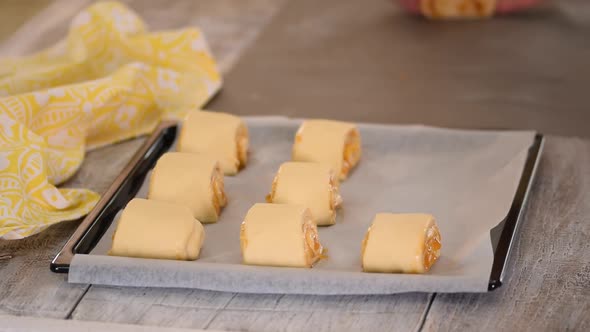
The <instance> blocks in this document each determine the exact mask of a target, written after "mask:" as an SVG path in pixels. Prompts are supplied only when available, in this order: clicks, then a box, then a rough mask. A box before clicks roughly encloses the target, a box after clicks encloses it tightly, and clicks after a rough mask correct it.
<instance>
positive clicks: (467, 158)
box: [68, 117, 535, 294]
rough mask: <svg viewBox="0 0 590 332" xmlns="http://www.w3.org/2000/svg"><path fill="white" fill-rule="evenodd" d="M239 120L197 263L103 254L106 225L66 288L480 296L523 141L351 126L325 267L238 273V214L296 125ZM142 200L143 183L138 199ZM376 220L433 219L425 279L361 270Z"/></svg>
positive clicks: (507, 134)
mask: <svg viewBox="0 0 590 332" xmlns="http://www.w3.org/2000/svg"><path fill="white" fill-rule="evenodd" d="M245 119H246V122H247V124H248V127H249V131H250V138H251V152H250V160H249V163H248V165H247V167H246V168H245V169H244V170H243V171H242V172H240V173H239V174H238V175H237V176H234V177H225V184H226V192H227V195H228V199H229V204H228V206H227V207H226V208H225V209H224V210H223V212H222V215H221V218H220V220H219V221H218V222H217V223H216V224H206V225H205V244H204V247H203V249H202V251H201V257H200V259H199V260H197V261H192V262H185V261H173V260H156V259H139V258H126V257H111V256H108V255H106V252H107V251H108V249H109V248H110V244H111V235H112V232H113V230H114V228H115V224H116V223H113V225H111V228H110V229H109V230H108V231H107V233H106V234H105V235H104V236H103V237H102V239H101V241H100V242H99V244H98V245H97V247H96V248H95V249H94V250H93V251H92V252H91V254H89V255H81V254H77V255H75V256H74V259H73V261H72V264H71V267H70V272H69V277H68V280H69V282H72V283H91V284H103V285H118V286H142V287H144V286H149V287H184V288H199V289H208V290H219V291H231V292H247V293H296V294H389V293H399V292H410V291H421V292H485V291H487V289H488V281H489V276H490V271H491V267H492V261H493V252H492V245H491V240H490V229H491V228H493V227H494V226H496V225H497V224H498V223H499V222H500V221H502V220H503V219H504V218H505V217H506V215H507V213H508V210H509V208H510V205H511V203H512V200H513V198H514V194H515V192H516V188H517V186H518V183H519V180H520V177H521V174H522V171H523V167H524V163H525V160H526V157H527V153H528V148H529V147H530V146H531V144H532V143H533V139H534V135H535V133H534V132H530V131H468V130H451V129H441V128H432V127H425V126H392V125H373V124H359V129H360V131H361V137H362V147H363V155H362V158H361V162H360V164H359V165H358V167H357V168H356V169H355V170H354V171H353V172H352V173H351V175H350V177H349V179H348V180H346V181H345V182H343V183H342V185H341V194H342V197H343V199H344V203H343V208H342V209H341V210H340V211H339V214H338V217H337V222H336V224H335V225H333V226H330V227H321V228H319V235H320V240H321V242H322V244H323V245H324V247H325V248H327V249H328V258H327V259H325V260H322V261H320V262H319V263H318V264H317V265H316V266H314V267H313V268H312V269H298V268H280V267H260V266H247V265H242V264H241V254H240V240H239V230H240V223H241V222H242V220H243V218H244V216H245V215H246V212H247V211H248V209H249V208H250V207H251V206H252V205H253V204H254V203H257V202H263V201H264V198H265V196H266V194H268V192H269V190H270V187H271V183H272V179H273V177H274V174H275V172H276V171H277V169H278V167H279V165H280V164H281V163H282V162H284V161H287V160H289V159H290V154H291V145H292V142H293V137H294V135H295V132H296V130H297V128H298V126H299V124H300V123H301V121H300V120H291V119H286V118H280V117H269V118H265V117H251V118H248V117H246V118H245ZM148 178H149V177H148ZM145 193H146V183H144V186H143V187H142V189H141V190H140V192H139V193H138V197H145ZM378 212H428V213H432V214H433V215H434V216H435V217H436V220H437V223H438V225H439V228H440V231H441V235H442V244H443V247H442V254H441V258H440V260H439V261H438V262H437V263H436V264H435V265H434V267H433V268H432V270H431V271H430V272H429V273H427V274H424V275H412V274H379V273H363V272H361V262H360V248H361V241H362V239H363V236H364V235H365V232H366V230H367V227H368V226H369V225H370V223H371V221H372V219H373V217H374V215H375V213H378Z"/></svg>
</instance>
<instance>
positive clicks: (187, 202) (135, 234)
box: [109, 111, 249, 260]
mask: <svg viewBox="0 0 590 332" xmlns="http://www.w3.org/2000/svg"><path fill="white" fill-rule="evenodd" d="M248 145H249V137H248V129H247V127H246V125H245V124H244V122H243V121H242V120H241V119H240V118H239V117H237V116H233V115H230V114H226V113H219V112H206V111H194V112H190V113H189V114H188V115H187V117H186V118H185V119H184V121H183V123H182V127H181V130H180V134H179V139H178V148H177V150H178V152H168V153H165V154H163V155H162V156H161V157H160V159H158V161H157V163H156V166H155V167H154V169H153V171H152V174H151V177H150V181H149V189H148V199H147V200H145V199H138V198H135V199H133V200H131V201H130V202H129V203H128V204H127V206H126V207H125V209H124V210H123V213H122V214H121V217H120V219H119V222H118V225H117V228H116V230H115V233H114V235H113V244H112V247H111V250H110V252H109V254H110V255H114V256H127V257H141V258H157V259H177V260H195V259H197V258H198V256H199V252H200V250H201V247H202V245H203V241H204V238H205V230H204V228H203V226H202V224H201V223H214V222H217V221H218V220H219V217H220V214H221V211H222V208H223V207H224V206H225V205H226V204H227V197H226V194H225V188H224V174H226V175H235V174H236V173H238V171H239V170H240V169H241V168H243V167H245V165H246V163H247V160H248Z"/></svg>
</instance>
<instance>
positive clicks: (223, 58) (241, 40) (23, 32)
mask: <svg viewBox="0 0 590 332" xmlns="http://www.w3.org/2000/svg"><path fill="white" fill-rule="evenodd" d="M126 2H127V3H128V5H129V6H130V7H131V8H133V9H134V10H136V11H137V12H138V13H139V14H140V15H141V16H142V17H144V18H145V20H146V21H147V22H148V24H149V25H150V27H152V29H154V30H160V29H173V28H180V27H184V26H189V25H198V26H203V30H205V32H206V34H207V39H208V41H209V43H210V46H211V48H212V50H213V52H214V53H215V55H216V58H217V59H218V60H219V62H220V65H221V67H222V70H224V71H227V70H228V69H229V67H230V66H231V64H232V63H233V59H235V58H236V57H237V55H238V54H239V53H240V52H241V51H242V49H243V48H244V47H245V46H246V45H248V43H249V42H250V41H251V40H252V39H253V38H254V37H255V36H256V34H257V32H258V31H259V30H260V29H261V28H262V27H263V26H264V24H265V23H266V22H267V21H268V20H269V19H270V17H271V16H272V15H273V14H274V12H275V11H276V10H277V9H278V8H279V7H280V5H281V4H282V0H248V1H242V0H220V1H206V0H198V1H192V0H181V1H174V2H169V1H153V0H149V1H139V0H133V1H131V0H130V1H126ZM88 3H90V1H78V2H71V1H64V0H58V1H54V2H53V3H51V4H49V5H48V6H47V8H45V9H44V10H42V11H41V12H38V13H35V14H33V13H31V14H30V16H32V19H31V20H30V21H28V22H27V23H25V24H24V25H23V26H21V27H19V28H18V29H17V32H16V33H15V35H16V37H18V38H9V39H8V40H6V41H5V43H4V44H2V45H1V46H0V51H4V52H0V54H2V55H5V54H12V55H17V54H27V53H30V52H33V51H36V50H39V49H42V48H43V47H47V46H49V45H51V43H53V42H55V41H57V40H59V39H61V38H62V37H63V36H64V34H65V33H66V31H67V26H68V25H69V20H70V19H71V17H73V15H75V14H76V13H77V11H78V10H79V8H82V7H84V5H87V4H88ZM8 4H12V2H9V3H8ZM6 5H7V4H5V3H3V2H2V3H0V13H1V14H0V18H4V15H8V14H9V13H10V11H6V12H5V11H4V10H5V8H7V7H3V6H6ZM42 8H44V6H39V9H42ZM60 15H61V16H60ZM0 21H1V20H0ZM38 29H40V30H43V34H39V33H36V30H38ZM31 31H33V33H30V32H31ZM40 36H42V37H43V38H40ZM142 142H143V139H141V138H140V139H135V140H130V141H127V142H123V143H119V144H115V145H112V146H108V147H105V148H102V149H98V150H95V151H92V152H90V153H88V154H87V156H86V159H85V161H84V164H83V165H82V168H81V169H80V171H79V172H78V173H77V174H76V175H75V176H74V178H72V179H71V180H70V181H69V182H68V183H66V184H64V187H83V188H89V189H92V190H95V191H97V192H104V191H105V190H106V189H107V188H108V186H109V185H110V184H111V183H112V181H113V179H114V178H115V177H116V176H117V175H118V173H119V172H120V171H121V170H122V169H123V167H124V166H125V164H126V163H127V162H128V160H129V159H130V158H131V156H132V155H133V154H134V153H135V151H136V150H137V149H138V148H139V146H140V145H141V143H142ZM77 224H78V223H77V222H75V221H72V222H64V223H60V224H57V225H55V226H52V227H51V228H49V229H48V230H46V231H45V232H42V233H40V234H38V235H35V236H32V237H29V238H27V239H24V240H18V241H0V256H3V255H7V256H9V257H12V258H10V259H4V260H0V314H12V315H29V316H42V317H55V318H65V317H69V315H70V314H71V312H72V310H73V309H74V307H75V306H76V304H77V303H78V301H79V300H80V298H81V297H82V296H83V295H84V293H85V292H86V291H87V290H88V285H71V284H68V283H67V282H66V276H65V275H62V274H55V273H52V272H50V270H49V262H50V261H51V259H52V258H53V256H54V255H55V254H56V253H57V252H58V251H59V250H60V249H61V247H62V246H63V245H64V243H65V242H66V240H67V239H68V238H69V236H70V235H71V234H72V233H73V231H74V230H75V229H76V227H77Z"/></svg>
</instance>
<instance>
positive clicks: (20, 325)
mask: <svg viewBox="0 0 590 332" xmlns="http://www.w3.org/2000/svg"><path fill="white" fill-rule="evenodd" d="M0 322H1V323H2V325H0V330H1V331H4V332H36V331H44V332H80V331H84V332H104V331H117V332H190V331H193V332H201V331H203V330H200V329H199V330H193V329H180V328H164V327H154V326H153V327H149V326H138V325H130V324H113V323H99V322H85V321H77V320H64V319H51V318H36V317H25V316H9V315H0Z"/></svg>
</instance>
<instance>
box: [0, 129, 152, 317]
mask: <svg viewBox="0 0 590 332" xmlns="http://www.w3.org/2000/svg"><path fill="white" fill-rule="evenodd" d="M142 141H143V139H136V140H130V141H126V142H123V143H120V144H115V145H111V146H109V147H106V148H103V149H99V150H96V151H92V152H90V153H88V154H87V156H86V161H85V163H84V165H83V166H82V168H81V169H80V171H79V172H78V173H77V174H76V175H75V176H74V178H72V179H71V180H70V181H69V182H68V183H66V184H65V185H64V186H66V187H80V186H83V187H85V188H90V189H92V190H95V191H97V192H103V191H105V190H106V189H107V188H108V186H109V185H110V183H111V182H112V181H113V180H114V178H115V177H116V176H117V174H118V172H119V171H121V170H122V169H123V167H124V166H125V165H126V164H127V162H128V160H129V159H130V158H131V156H132V155H133V153H134V151H135V150H136V149H137V148H139V146H140V145H141V143H142ZM77 226H78V222H76V221H68V222H63V223H59V224H56V225H54V226H51V227H50V228H49V229H48V230H46V231H44V232H41V233H40V234H37V235H34V236H31V237H29V238H25V239H23V240H12V241H6V240H4V241H0V254H2V255H9V256H12V258H10V259H6V260H0V276H1V277H0V314H12V315H28V316H42V317H53V318H65V317H67V316H68V315H69V314H70V313H71V311H72V310H73V308H74V306H75V305H76V304H77V302H78V300H79V299H80V297H81V296H82V295H83V294H84V292H85V291H86V290H87V288H88V286H87V285H73V284H68V283H67V281H66V275H63V274H55V273H53V272H51V271H50V270H49V262H50V261H51V260H52V259H53V257H54V256H55V254H56V253H57V252H58V251H59V250H60V249H61V247H62V246H63V245H64V244H65V242H66V240H67V239H68V237H69V236H70V234H72V233H73V232H74V230H75V229H76V227H77Z"/></svg>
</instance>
